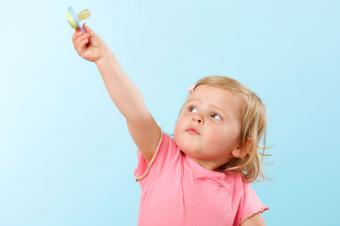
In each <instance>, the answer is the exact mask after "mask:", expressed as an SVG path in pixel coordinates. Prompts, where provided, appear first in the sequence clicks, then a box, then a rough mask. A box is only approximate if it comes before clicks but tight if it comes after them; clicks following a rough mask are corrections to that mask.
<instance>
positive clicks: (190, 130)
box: [186, 128, 200, 135]
mask: <svg viewBox="0 0 340 226" xmlns="http://www.w3.org/2000/svg"><path fill="white" fill-rule="evenodd" d="M186 132H188V133H189V134H191V135H199V134H200V133H199V132H197V130H195V129H194V128H189V129H187V130H186Z"/></svg>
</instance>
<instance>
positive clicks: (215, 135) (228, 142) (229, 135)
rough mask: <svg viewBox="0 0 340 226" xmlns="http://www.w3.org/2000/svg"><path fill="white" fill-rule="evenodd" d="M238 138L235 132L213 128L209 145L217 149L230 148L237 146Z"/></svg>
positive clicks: (208, 140) (210, 132) (208, 141)
mask: <svg viewBox="0 0 340 226" xmlns="http://www.w3.org/2000/svg"><path fill="white" fill-rule="evenodd" d="M236 137H237V136H236V134H235V131H232V130H230V129H228V128H216V127H215V128H214V127H211V128H210V131H209V136H208V137H207V143H209V145H212V146H214V147H217V148H220V147H226V148H230V147H232V146H233V145H234V144H235V141H236Z"/></svg>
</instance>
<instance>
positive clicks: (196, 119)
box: [192, 114, 204, 124]
mask: <svg viewBox="0 0 340 226" xmlns="http://www.w3.org/2000/svg"><path fill="white" fill-rule="evenodd" d="M192 121H194V122H195V121H197V122H198V123H199V124H202V123H203V122H204V121H203V116H202V115H201V114H195V115H194V116H193V117H192Z"/></svg>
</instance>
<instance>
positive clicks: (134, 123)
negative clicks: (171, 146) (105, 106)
mask: <svg viewBox="0 0 340 226" xmlns="http://www.w3.org/2000/svg"><path fill="white" fill-rule="evenodd" d="M84 30H85V31H86V34H82V33H81V31H80V30H77V31H76V32H75V33H74V35H73V44H74V47H75V49H76V51H77V52H78V54H79V55H80V56H81V57H83V58H84V59H86V60H89V61H92V62H94V63H95V64H96V66H97V68H98V70H99V72H100V74H101V76H102V79H103V81H104V84H105V87H106V89H107V91H108V93H109V95H110V97H111V99H112V101H113V102H114V104H115V105H116V106H117V108H118V110H119V111H120V112H121V113H122V114H123V115H124V117H125V118H126V120H127V125H128V128H129V131H130V134H131V136H132V138H133V140H134V142H135V143H136V145H137V147H138V149H139V150H140V151H141V152H142V154H143V156H144V158H145V159H146V160H147V161H150V160H151V158H152V156H153V153H154V151H155V149H156V147H157V144H158V142H159V140H160V136H161V130H160V128H159V127H158V125H157V123H156V122H155V120H154V118H153V117H152V115H151V114H150V112H149V111H148V109H147V108H146V106H145V104H144V100H143V97H142V95H141V94H140V92H139V91H138V89H137V87H136V86H135V85H134V84H133V82H132V81H131V80H130V79H129V78H128V76H127V75H126V73H125V72H124V71H123V69H122V68H121V66H120V65H119V63H118V61H117V59H116V58H115V57H114V55H113V54H112V52H111V51H110V49H109V48H108V47H107V46H106V45H105V43H104V42H103V41H102V40H101V39H100V37H99V36H98V35H96V34H95V33H94V32H93V31H92V30H91V29H89V28H88V27H87V26H84Z"/></svg>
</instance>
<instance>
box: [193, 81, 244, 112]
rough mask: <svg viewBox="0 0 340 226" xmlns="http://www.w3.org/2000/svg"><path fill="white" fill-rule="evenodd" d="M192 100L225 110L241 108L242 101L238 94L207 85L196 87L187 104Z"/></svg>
mask: <svg viewBox="0 0 340 226" xmlns="http://www.w3.org/2000/svg"><path fill="white" fill-rule="evenodd" d="M191 100H192V101H195V100H197V101H202V102H204V103H207V104H210V105H215V106H217V107H219V108H221V109H223V110H227V109H230V107H231V106H233V107H234V108H239V106H240V100H239V97H238V96H237V95H236V94H234V93H232V92H231V91H229V90H226V89H223V88H218V87H213V86H207V85H200V86H198V87H196V88H195V89H194V91H193V93H191V94H190V95H189V96H188V99H187V102H188V101H191Z"/></svg>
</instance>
